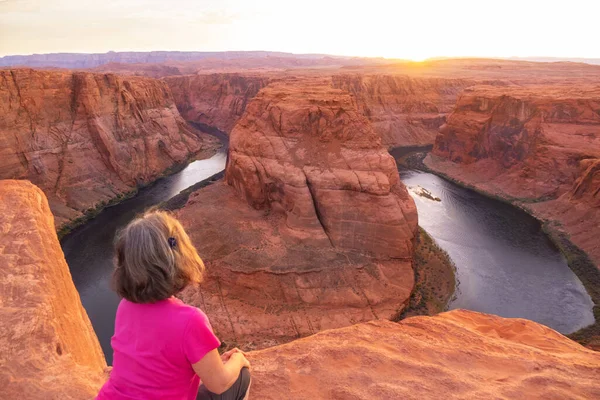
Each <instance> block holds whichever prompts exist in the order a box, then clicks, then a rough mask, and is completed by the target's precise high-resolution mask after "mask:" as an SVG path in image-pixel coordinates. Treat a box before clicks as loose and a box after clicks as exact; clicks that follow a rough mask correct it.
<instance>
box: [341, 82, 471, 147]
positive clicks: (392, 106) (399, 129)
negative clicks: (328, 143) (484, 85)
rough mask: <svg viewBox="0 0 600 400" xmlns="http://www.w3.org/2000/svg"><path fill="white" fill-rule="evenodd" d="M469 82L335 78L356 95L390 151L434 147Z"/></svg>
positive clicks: (359, 106)
mask: <svg viewBox="0 0 600 400" xmlns="http://www.w3.org/2000/svg"><path fill="white" fill-rule="evenodd" d="M473 83H474V82H473V81H470V80H465V79H445V78H413V77H409V76H398V75H359V74H356V75H334V76H333V85H334V87H336V88H339V89H343V90H346V91H349V92H350V93H352V94H353V95H354V97H355V99H356V103H357V106H358V108H359V110H360V111H361V112H362V113H364V114H365V115H366V116H367V118H369V120H370V121H371V123H372V124H373V129H374V130H375V132H377V133H378V134H379V135H380V136H381V138H382V142H383V144H384V145H385V146H387V147H396V146H415V145H429V144H433V142H434V140H435V137H436V135H437V133H438V129H439V127H440V126H441V125H442V124H443V123H444V122H445V120H446V114H447V113H448V112H450V111H451V110H452V107H453V106H454V104H455V102H456V99H457V97H458V94H459V93H460V92H461V91H462V90H463V89H464V88H465V87H467V86H470V85H472V84H473Z"/></svg>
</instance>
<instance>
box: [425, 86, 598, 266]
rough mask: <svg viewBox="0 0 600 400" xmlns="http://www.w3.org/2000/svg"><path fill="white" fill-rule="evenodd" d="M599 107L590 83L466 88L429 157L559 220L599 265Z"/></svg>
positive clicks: (436, 164) (484, 187)
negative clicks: (586, 84) (584, 84)
mask: <svg viewBox="0 0 600 400" xmlns="http://www.w3.org/2000/svg"><path fill="white" fill-rule="evenodd" d="M599 110H600V90H598V89H597V88H595V87H593V86H589V87H588V86H562V87H557V86H554V87H553V86H549V87H548V86H544V87H529V88H526V89H524V88H492V87H476V88H473V89H469V90H466V91H465V93H464V94H463V95H462V96H461V97H460V99H459V101H458V103H457V105H456V108H455V110H454V111H453V113H452V114H451V115H450V116H449V118H448V123H447V124H446V125H445V126H443V127H442V128H441V130H440V134H439V136H438V137H437V139H436V144H435V148H434V151H433V155H432V156H430V157H429V158H428V159H426V163H427V165H428V166H430V167H431V168H433V169H435V170H438V171H440V172H443V173H445V174H448V175H449V176H451V177H453V178H456V179H458V180H460V181H463V182H466V183H469V184H472V185H475V186H476V187H478V188H480V189H482V190H485V191H487V192H490V193H492V194H496V195H499V196H501V197H504V198H507V199H509V200H512V201H515V202H518V203H522V204H524V205H526V206H527V207H528V208H530V209H531V210H532V211H534V212H535V213H536V214H537V215H538V216H540V217H542V218H544V219H552V220H557V221H559V222H560V223H561V224H562V229H564V230H565V231H566V232H567V233H569V234H570V235H571V240H572V241H573V242H574V243H575V244H577V245H578V246H579V247H581V248H582V249H583V250H585V251H586V252H588V253H589V254H590V255H591V256H592V257H593V258H594V259H595V262H596V263H597V264H598V263H600V242H599V241H598V240H597V237H596V235H595V231H596V228H597V226H598V225H599V224H600V207H599V204H600V203H599V202H600V178H599V177H598V162H599V160H600V112H599Z"/></svg>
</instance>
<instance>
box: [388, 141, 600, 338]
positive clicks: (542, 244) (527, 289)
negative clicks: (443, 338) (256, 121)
mask: <svg viewBox="0 0 600 400" xmlns="http://www.w3.org/2000/svg"><path fill="white" fill-rule="evenodd" d="M392 155H394V156H396V157H398V156H400V155H402V152H401V151H400V149H398V150H394V151H392ZM398 170H399V172H400V177H401V179H402V181H403V182H404V184H405V185H406V186H407V187H409V193H410V194H411V195H412V197H413V198H414V200H415V203H416V205H417V210H418V212H419V225H421V227H423V228H424V229H425V230H426V231H427V232H428V233H429V234H430V235H431V236H432V237H433V238H434V239H435V241H436V242H437V244H438V245H439V246H440V247H441V248H442V249H444V250H445V251H446V252H447V253H448V254H449V255H450V258H451V259H452V260H453V261H454V263H455V264H456V277H457V281H458V286H457V290H456V292H455V296H454V298H453V299H452V300H451V301H450V303H449V309H456V308H466V309H469V310H474V311H480V312H485V313H489V314H496V315H500V316H503V317H519V318H526V319H530V320H533V321H536V322H539V323H542V324H544V325H546V326H549V327H551V328H553V329H555V330H557V331H559V332H561V333H564V334H568V333H572V332H574V331H576V330H578V329H580V328H583V327H585V326H587V325H590V324H592V323H594V316H593V313H592V308H593V302H592V299H591V298H590V296H589V295H588V293H587V292H586V290H585V288H584V286H583V284H582V283H581V281H580V280H579V278H578V277H577V276H576V275H575V274H574V273H573V271H572V270H571V269H570V268H569V266H568V265H567V261H566V259H565V258H564V257H563V255H562V254H561V253H560V251H559V250H558V249H557V248H556V247H555V246H554V244H553V243H552V242H551V241H550V239H549V238H548V236H547V235H546V234H545V233H544V232H543V231H542V226H541V224H540V222H539V221H537V220H536V219H535V218H533V217H532V216H530V215H529V214H527V213H526V212H524V211H523V210H521V209H519V208H516V207H513V206H511V205H509V204H506V203H503V202H501V201H498V200H495V199H491V198H489V197H486V196H484V195H481V194H479V193H477V192H475V191H473V190H470V189H466V188H463V187H461V186H458V185H456V184H454V183H452V182H450V181H448V180H445V179H443V178H440V177H439V176H437V175H434V174H431V173H427V172H422V171H418V170H414V169H406V168H403V167H399V168H398ZM418 186H421V187H422V188H425V189H427V190H429V191H430V192H431V194H432V195H433V196H435V197H438V198H439V199H441V201H435V200H430V199H428V198H426V197H423V196H420V195H418V194H416V193H415V190H414V188H417V187H418Z"/></svg>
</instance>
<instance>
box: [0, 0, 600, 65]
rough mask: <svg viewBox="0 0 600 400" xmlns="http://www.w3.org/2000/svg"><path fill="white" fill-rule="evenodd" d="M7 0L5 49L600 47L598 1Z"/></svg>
mask: <svg viewBox="0 0 600 400" xmlns="http://www.w3.org/2000/svg"><path fill="white" fill-rule="evenodd" d="M176 4H177V5H176V6H174V5H173V3H171V2H166V1H164V0H144V1H142V0H119V1H116V0H105V1H103V2H98V1H95V0H58V1H54V2H49V1H44V0H0V55H6V54H30V53H35V52H37V53H48V52H62V51H64V52H105V51H109V50H116V51H126V50H137V51H148V50H200V51H223V50H271V51H287V52H294V53H327V54H336V55H354V56H371V57H387V58H401V59H411V60H424V59H426V58H429V57H436V56H478V57H486V56H502V57H505V56H533V55H545V56H564V57H600V48H599V47H597V46H592V43H590V40H591V38H593V37H595V36H596V32H595V29H594V27H595V26H596V21H595V20H594V18H595V15H597V12H598V11H600V10H599V8H600V7H599V6H598V5H597V4H596V2H591V1H584V0H572V1H571V2H569V6H568V7H556V6H554V5H552V4H549V3H548V2H543V1H540V0H530V1H527V0H518V1H517V0H505V1H503V2H502V3H489V2H482V1H473V0H456V1H453V2H449V1H445V0H444V1H434V0H430V1H399V0H398V1H392V0H389V1H388V0H369V1H354V2H350V1H337V0H331V1H327V0H303V1H295V2H294V1H286V2H283V1H279V0H256V1H252V2H249V1H244V0H218V1H217V0H208V1H207V0H204V1H198V0H180V1H178V2H177V3H176Z"/></svg>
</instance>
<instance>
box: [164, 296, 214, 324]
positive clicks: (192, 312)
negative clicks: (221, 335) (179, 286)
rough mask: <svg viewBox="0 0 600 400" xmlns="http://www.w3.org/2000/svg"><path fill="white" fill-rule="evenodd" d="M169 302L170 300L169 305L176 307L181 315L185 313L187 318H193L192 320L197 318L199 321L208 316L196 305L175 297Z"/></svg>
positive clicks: (206, 318)
mask: <svg viewBox="0 0 600 400" xmlns="http://www.w3.org/2000/svg"><path fill="white" fill-rule="evenodd" d="M170 302H171V305H172V306H173V307H174V308H175V309H177V310H178V311H179V312H180V313H181V314H182V315H185V316H187V317H188V318H191V319H194V320H197V321H200V322H204V321H208V317H207V316H206V314H205V313H204V311H202V310H201V309H199V308H198V307H194V306H192V305H189V304H186V303H184V302H183V301H181V300H180V299H178V298H176V297H173V298H171V300H170Z"/></svg>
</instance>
